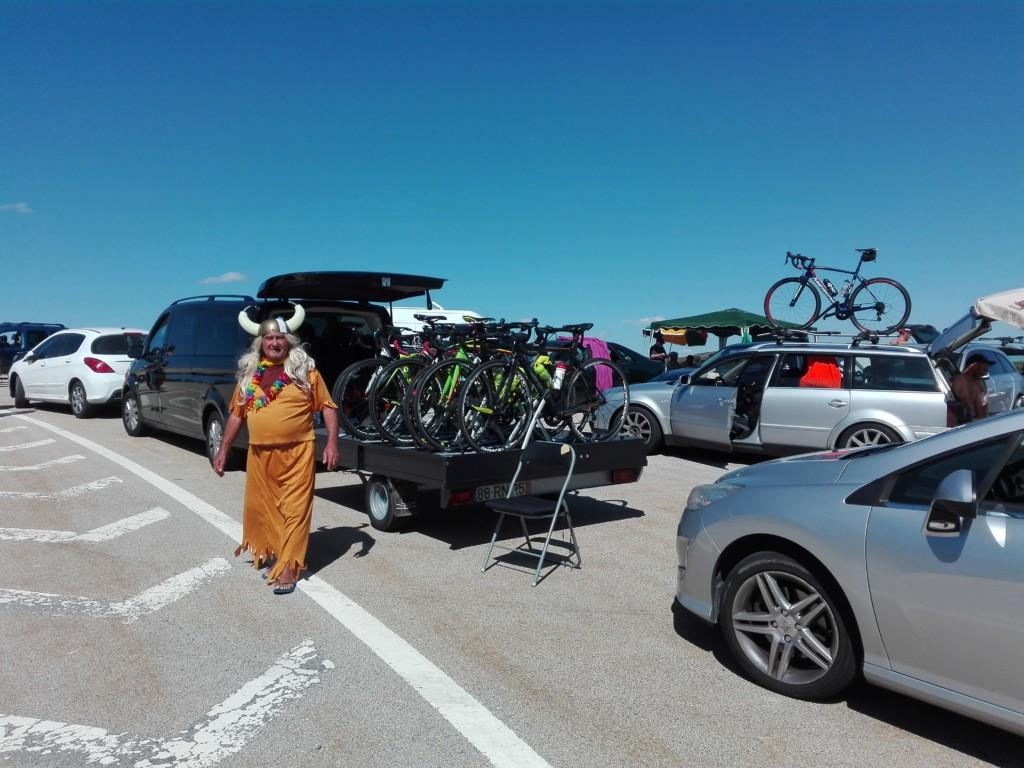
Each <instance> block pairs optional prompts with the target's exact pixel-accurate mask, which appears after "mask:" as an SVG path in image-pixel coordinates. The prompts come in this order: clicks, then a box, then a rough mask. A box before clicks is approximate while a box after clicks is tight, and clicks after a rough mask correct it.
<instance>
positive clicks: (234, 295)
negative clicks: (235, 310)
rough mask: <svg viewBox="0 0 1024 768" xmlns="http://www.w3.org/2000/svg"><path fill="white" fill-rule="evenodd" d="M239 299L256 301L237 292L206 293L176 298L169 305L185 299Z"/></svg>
mask: <svg viewBox="0 0 1024 768" xmlns="http://www.w3.org/2000/svg"><path fill="white" fill-rule="evenodd" d="M239 300H241V301H248V302H250V303H255V302H256V299H254V298H253V297H252V296H245V295H243V294H237V293H213V294H207V295H204V296H186V297H185V298H184V299H178V300H177V301H172V302H171V306H172V307H173V306H175V305H176V304H183V303H185V302H186V301H239Z"/></svg>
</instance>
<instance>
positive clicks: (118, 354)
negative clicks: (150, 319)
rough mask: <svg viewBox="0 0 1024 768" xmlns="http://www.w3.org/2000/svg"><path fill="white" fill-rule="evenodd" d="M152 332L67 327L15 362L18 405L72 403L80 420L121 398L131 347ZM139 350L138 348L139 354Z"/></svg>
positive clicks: (13, 378)
mask: <svg viewBox="0 0 1024 768" xmlns="http://www.w3.org/2000/svg"><path fill="white" fill-rule="evenodd" d="M145 338H146V332H145V331H142V330H139V329H137V328H66V329H64V330H62V331H58V332H57V333H55V334H53V335H52V336H49V337H47V338H46V339H45V340H43V341H41V342H40V343H39V344H37V345H36V346H35V347H33V348H32V349H31V350H29V352H28V354H26V355H25V356H24V357H23V358H21V359H20V360H18V361H16V362H15V363H14V364H13V365H12V366H11V371H10V381H9V384H10V388H11V396H12V397H13V398H14V404H15V405H16V406H17V407H19V408H24V407H26V406H27V405H28V404H29V402H30V401H32V400H38V401H42V402H47V403H69V404H70V405H71V410H72V411H73V412H74V414H75V416H77V417H78V418H80V419H84V418H87V417H89V416H92V415H93V414H94V413H95V412H96V409H97V408H98V407H99V406H101V405H103V404H105V403H109V402H112V401H115V400H118V399H120V397H121V391H122V389H123V386H124V374H125V372H126V371H127V370H128V367H129V366H130V365H131V364H132V358H131V357H129V354H128V353H129V350H130V349H132V348H133V347H134V348H136V349H138V350H141V349H142V344H143V342H144V341H145ZM136 354H137V353H136Z"/></svg>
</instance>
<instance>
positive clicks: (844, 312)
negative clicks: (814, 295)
mask: <svg viewBox="0 0 1024 768" xmlns="http://www.w3.org/2000/svg"><path fill="white" fill-rule="evenodd" d="M863 264H864V260H863V259H861V260H860V261H858V262H857V268H856V269H841V268H840V267H819V266H817V265H816V264H815V263H814V259H810V260H809V261H808V262H807V263H806V264H805V265H804V267H803V274H802V275H801V276H800V280H801V281H803V283H804V285H806V284H807V283H814V284H815V285H816V286H818V289H819V290H820V291H821V295H822V296H824V297H825V298H826V299H827V300H829V301H831V304H829V305H828V306H827V307H824V308H823V309H822V310H821V314H819V315H818V318H817V319H819V320H824V319H826V318H829V317H833V316H835V317H836V318H837V319H839V320H845V319H846V318H847V317H849V315H850V312H851V311H853V310H854V309H855V307H851V306H850V304H849V301H848V299H849V297H850V296H852V295H853V294H854V293H855V292H856V290H857V288H859V287H860V286H861V285H863V284H864V283H865V282H867V281H866V280H865V279H864V278H863V277H861V275H860V268H861V267H862V266H863ZM819 271H821V272H836V273H839V274H843V275H849V276H850V280H849V282H850V285H849V286H848V287H847V288H846V290H845V291H844V290H840V291H839V293H837V294H836V295H835V296H833V295H832V292H831V291H829V289H828V288H827V287H826V286H825V283H824V281H823V280H822V279H821V278H820V277H818V272H819ZM802 292H803V288H801V289H800V290H799V291H797V293H796V295H795V296H794V297H793V300H792V301H791V302H790V306H795V305H796V302H797V300H798V299H799V298H800V294H801V293H802Z"/></svg>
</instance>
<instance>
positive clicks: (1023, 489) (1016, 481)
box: [981, 442, 1024, 514]
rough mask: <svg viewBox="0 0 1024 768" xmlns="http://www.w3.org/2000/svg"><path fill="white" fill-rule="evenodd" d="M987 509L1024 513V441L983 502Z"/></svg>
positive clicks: (1012, 455) (983, 506)
mask: <svg viewBox="0 0 1024 768" xmlns="http://www.w3.org/2000/svg"><path fill="white" fill-rule="evenodd" d="M981 509H983V510H986V511H990V510H991V511H998V512H1010V513H1014V514H1024V442H1020V443H1018V444H1017V448H1016V449H1015V450H1014V452H1013V453H1012V454H1011V456H1010V458H1009V460H1008V461H1007V462H1006V464H1004V465H1003V468H1002V469H1001V470H1000V471H999V474H998V475H996V479H995V482H993V483H992V487H991V488H990V489H989V491H988V493H987V494H986V495H985V498H984V499H983V500H982V502H981Z"/></svg>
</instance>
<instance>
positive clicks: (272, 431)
mask: <svg viewBox="0 0 1024 768" xmlns="http://www.w3.org/2000/svg"><path fill="white" fill-rule="evenodd" d="M304 317H305V313H304V311H303V309H302V307H301V306H299V305H297V304H296V305H295V313H294V314H293V315H292V317H291V318H290V319H288V320H284V319H283V318H280V317H276V318H272V319H270V320H264V321H263V322H262V323H260V324H259V325H257V324H256V323H254V322H253V321H252V320H250V319H249V317H248V315H247V314H246V312H245V310H243V311H242V312H241V313H239V316H238V320H239V323H240V324H241V325H242V327H243V328H245V330H246V331H248V332H249V333H251V334H253V335H254V336H255V337H256V338H255V339H254V340H253V343H252V346H251V347H250V349H249V351H248V352H247V353H246V354H245V355H243V356H242V357H241V359H240V360H239V361H238V384H237V385H236V387H235V391H234V394H233V395H232V397H231V404H230V409H231V415H230V416H229V417H228V422H227V424H226V425H225V427H224V439H223V441H222V442H221V447H220V450H219V451H218V452H217V455H216V456H215V457H214V460H213V470H214V472H216V473H217V474H218V475H223V474H224V463H225V460H226V459H227V455H228V451H229V450H230V449H231V445H232V443H234V441H235V439H236V438H237V437H238V433H239V431H240V430H241V428H242V424H243V423H244V424H247V425H248V427H249V452H248V457H247V464H246V476H245V507H244V512H243V516H242V543H241V545H240V546H239V547H238V549H236V550H235V555H236V556H237V555H239V554H240V553H241V552H242V551H245V550H248V551H250V552H252V557H253V565H254V566H255V567H257V568H260V567H263V566H265V565H270V572H269V573H268V574H267V583H268V584H270V585H271V586H272V587H274V592H275V594H288V593H289V592H293V591H295V583H296V581H297V580H298V578H299V576H300V575H301V573H302V570H303V569H304V568H305V567H306V548H307V546H308V544H309V528H310V523H311V522H312V519H313V485H314V479H315V473H316V436H315V435H314V433H313V414H315V413H316V412H317V411H319V412H320V413H322V414H323V419H324V425H325V426H326V428H327V444H326V446H325V447H324V455H323V461H324V464H325V465H326V466H327V469H329V470H332V469H335V468H336V467H337V466H338V415H337V407H338V406H337V405H335V403H334V401H333V400H331V396H330V393H329V392H328V391H327V386H326V385H325V384H324V381H323V379H322V378H321V377H320V373H319V372H318V371H317V370H316V368H315V365H314V362H313V359H312V358H311V357H310V356H309V355H307V354H306V353H305V352H304V351H303V350H302V349H301V348H300V347H299V339H298V337H296V336H295V335H294V331H295V330H296V329H297V328H298V327H299V326H300V325H301V324H302V320H303V319H304Z"/></svg>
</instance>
